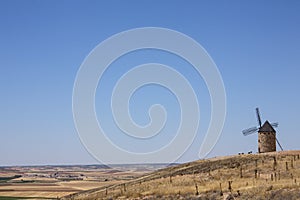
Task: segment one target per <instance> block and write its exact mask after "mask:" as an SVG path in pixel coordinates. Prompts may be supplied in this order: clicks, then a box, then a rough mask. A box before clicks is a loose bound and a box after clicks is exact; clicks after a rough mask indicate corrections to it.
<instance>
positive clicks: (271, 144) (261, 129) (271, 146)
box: [242, 108, 283, 153]
mask: <svg viewBox="0 0 300 200" xmlns="http://www.w3.org/2000/svg"><path fill="white" fill-rule="evenodd" d="M256 116H257V122H258V126H255V127H252V128H248V129H246V130H243V131H242V133H243V135H244V136H247V135H250V134H253V133H255V132H258V153H265V152H272V151H276V142H277V144H278V146H279V147H280V149H281V150H282V151H283V148H282V146H281V145H280V143H279V141H278V139H277V138H276V131H275V129H274V128H276V127H278V123H277V122H276V123H271V124H270V123H269V121H268V120H267V121H266V122H265V123H264V124H263V125H262V123H261V118H260V113H259V109H258V108H256Z"/></svg>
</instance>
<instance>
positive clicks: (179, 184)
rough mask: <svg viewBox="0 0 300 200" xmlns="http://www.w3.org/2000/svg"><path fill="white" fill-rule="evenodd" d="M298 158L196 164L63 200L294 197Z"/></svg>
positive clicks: (282, 155)
mask: <svg viewBox="0 0 300 200" xmlns="http://www.w3.org/2000/svg"><path fill="white" fill-rule="evenodd" d="M299 156H300V151H286V152H275V153H267V154H255V155H237V156H227V157H220V158H212V159H207V160H199V161H195V162H191V163H186V164H182V165H178V166H173V167H168V168H165V169H161V170H158V171H156V172H153V173H150V174H147V175H145V176H142V177H140V178H138V179H135V180H133V181H128V182H124V183H123V184H118V185H112V186H109V187H105V188H98V189H93V190H90V191H85V192H80V193H78V194H75V195H70V196H67V197H65V198H63V199H110V198H112V199H117V198H120V199H121V198H123V199H124V198H125V199H131V198H143V197H147V198H148V199H156V198H165V199H179V198H189V199H193V198H197V199H199V198H200V199H202V198H203V199H224V197H226V196H231V195H232V196H233V197H234V198H235V199H283V198H284V199H300V192H299V191H300V185H299V182H300V179H299V178H300V157H299ZM229 182H230V183H231V189H230V187H229Z"/></svg>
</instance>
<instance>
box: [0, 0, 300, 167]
mask: <svg viewBox="0 0 300 200" xmlns="http://www.w3.org/2000/svg"><path fill="white" fill-rule="evenodd" d="M299 10H300V1H296V0H294V1H292V0H290V1H284V0H282V1H278V0H275V1H271V0H269V1H259V0H257V1H256V0H254V1H171V0H170V1H31V0H26V1H21V0H19V1H15V0H7V1H5V0H1V1H0V92H1V93H0V95H1V96H0V97H1V98H0V102H1V103H0V138H1V139H0V141H1V143H0V165H32V164H90V163H97V161H96V160H95V159H94V158H93V157H92V156H91V155H90V154H89V153H88V152H87V151H86V150H85V148H84V146H83V145H82V144H81V142H80V139H79V137H78V135H77V132H76V129H75V125H74V122H73V115H72V91H73V84H74V81H75V78H76V73H77V71H78V69H79V67H80V65H81V63H82V62H83V60H84V58H85V57H86V56H87V55H88V54H89V52H90V51H91V50H92V49H93V48H94V47H95V46H96V45H98V44H99V43H100V42H101V41H103V40H105V39H106V38H108V37H110V36H112V35H114V34H116V33H119V32H121V31H125V30H128V29H132V28H139V27H149V26H151V27H164V28H169V29H173V30H177V31H180V32H182V33H184V34H186V35H188V36H190V37H192V38H193V39H194V40H196V41H197V42H198V43H200V44H201V45H202V46H203V47H204V48H205V49H206V50H207V52H208V53H209V54H210V56H211V57H212V58H213V60H214V61H215V63H216V65H217V66H218V68H219V71H220V73H221V75H222V78H223V81H224V85H225V89H226V94H227V116H226V121H225V125H224V129H223V132H222V135H221V137H220V139H219V141H218V143H217V145H216V146H215V148H214V149H213V151H212V152H211V153H210V154H209V157H212V156H218V155H228V154H237V153H238V152H247V151H253V152H256V151H257V135H256V134H253V135H250V136H247V137H245V136H243V135H242V133H241V131H242V130H243V129H246V128H249V127H252V126H255V125H257V121H256V117H255V112H254V111H255V110H254V109H255V107H257V106H258V107H260V110H261V114H262V118H263V120H266V119H268V120H269V121H271V122H279V127H278V129H277V132H278V139H279V141H280V142H281V144H282V146H283V148H284V149H286V150H287V149H299V141H300V135H299V127H298V126H299V122H300V121H299V119H300V118H299V113H300V105H299V102H300V94H299V86H300V79H299V77H300V37H299V36H300V26H299V25H300V12H299ZM147 53H148V54H147ZM149 55H151V56H149ZM124 59H125V58H124ZM126 59H127V60H126ZM126 59H125V60H123V61H124V63H121V64H120V65H126V66H127V65H128V64H134V65H135V64H140V63H143V62H150V61H152V59H153V60H154V61H155V62H160V61H161V62H167V63H168V64H169V65H173V67H174V68H175V69H176V67H177V68H178V66H177V65H179V64H180V62H182V61H180V60H176V59H178V58H172V56H170V55H167V54H165V53H164V52H153V51H152V52H147V51H142V52H136V55H131V54H129V55H128V57H127V58H126ZM172 59H174V60H172ZM162 60H164V61H162ZM135 61H138V62H136V63H135ZM118 62H122V59H120V60H118ZM117 64H118V63H117ZM117 64H116V65H117ZM183 65H184V64H183ZM118 73H121V71H119V70H118V69H116V68H114V67H113V66H112V69H111V71H109V70H108V71H107V73H106V77H104V80H103V81H108V82H109V83H110V84H113V81H114V79H115V78H116V77H118V76H121V74H119V75H117V76H114V74H118ZM181 73H182V74H185V75H186V78H187V79H188V80H190V81H191V84H192V86H193V88H194V89H195V91H196V93H197V97H198V98H199V105H200V109H201V121H200V129H199V134H198V136H197V137H196V140H195V141H194V143H193V144H192V146H191V148H190V149H189V150H188V151H187V152H186V153H185V154H184V155H183V157H182V158H181V159H180V160H179V161H180V162H186V161H191V160H196V159H197V158H198V157H197V155H198V152H199V147H200V144H201V141H202V139H203V136H204V133H205V130H206V129H207V126H208V121H209V118H210V100H209V94H208V92H207V89H205V83H204V82H203V80H202V78H201V77H197V76H195V75H194V74H193V71H192V70H190V69H188V68H181ZM106 86H107V87H102V86H101V85H99V87H98V90H97V95H96V99H97V101H96V108H97V110H101V108H107V107H105V105H106V104H107V103H108V102H103V99H101V91H102V92H103V94H109V92H111V91H109V89H111V88H112V86H111V85H109V84H107V85H106ZM104 97H105V98H106V97H107V95H104ZM153 97H154V98H153ZM158 97H159V98H158ZM105 98H104V99H105ZM157 101H159V103H162V104H164V105H165V106H166V110H167V111H170V112H171V114H170V115H169V117H170V118H168V120H169V121H167V122H169V123H170V124H168V125H167V127H166V128H168V129H166V131H167V130H169V132H172V131H173V129H175V128H176V126H178V122H177V121H178V120H179V117H178V109H176V107H177V106H178V103H177V101H176V100H174V96H172V94H170V93H169V91H168V90H165V89H163V88H161V87H154V86H151V85H150V86H148V87H145V88H144V89H143V90H139V91H137V92H136V93H135V94H134V96H133V101H132V102H131V104H130V109H131V110H132V112H133V113H135V114H133V118H134V119H136V122H137V123H139V124H142V125H143V124H147V120H149V119H148V118H147V109H148V107H149V105H151V104H153V103H157ZM107 105H108V104H107ZM106 112H107V113H106ZM106 112H105V113H97V116H98V118H101V120H102V121H103V122H104V123H105V126H106V128H107V129H108V130H110V129H111V130H114V128H113V127H111V126H110V122H106V120H110V119H109V114H108V112H109V110H106ZM106 114H107V115H106ZM105 117H107V118H105ZM101 120H100V121H101ZM176 120H177V121H176ZM166 138H168V137H166ZM114 139H115V141H116V142H118V141H120V140H119V139H118V137H117V136H112V140H114ZM155 144H157V143H155ZM123 145H125V146H126V142H125V143H124V142H123ZM131 147H132V146H131V145H127V148H131ZM134 147H135V148H136V150H137V151H139V150H140V151H143V150H145V149H143V148H150V149H151V145H149V146H147V147H144V146H138V145H137V146H134Z"/></svg>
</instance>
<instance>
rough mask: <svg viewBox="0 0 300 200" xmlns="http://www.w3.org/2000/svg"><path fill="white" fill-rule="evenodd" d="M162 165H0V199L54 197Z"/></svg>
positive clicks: (133, 176) (114, 181)
mask: <svg viewBox="0 0 300 200" xmlns="http://www.w3.org/2000/svg"><path fill="white" fill-rule="evenodd" d="M163 166H165V165H151V166H150V165H114V166H113V167H112V168H110V167H107V166H103V165H88V166H24V167H20V166H15V167H0V200H2V199H8V200H9V199H57V198H60V197H62V196H66V195H69V194H73V193H78V192H80V191H85V190H90V189H94V188H99V187H105V186H108V185H114V184H119V183H121V182H124V181H127V180H132V179H134V178H136V177H140V176H141V175H143V174H145V173H149V172H152V171H153V170H156V169H158V168H161V167H163Z"/></svg>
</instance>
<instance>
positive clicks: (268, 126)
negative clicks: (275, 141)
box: [258, 120, 276, 133]
mask: <svg viewBox="0 0 300 200" xmlns="http://www.w3.org/2000/svg"><path fill="white" fill-rule="evenodd" d="M258 132H273V133H276V131H275V129H274V128H273V127H272V125H271V124H270V122H269V121H268V120H267V121H266V122H265V123H264V125H263V126H262V127H260V128H259V129H258Z"/></svg>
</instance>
